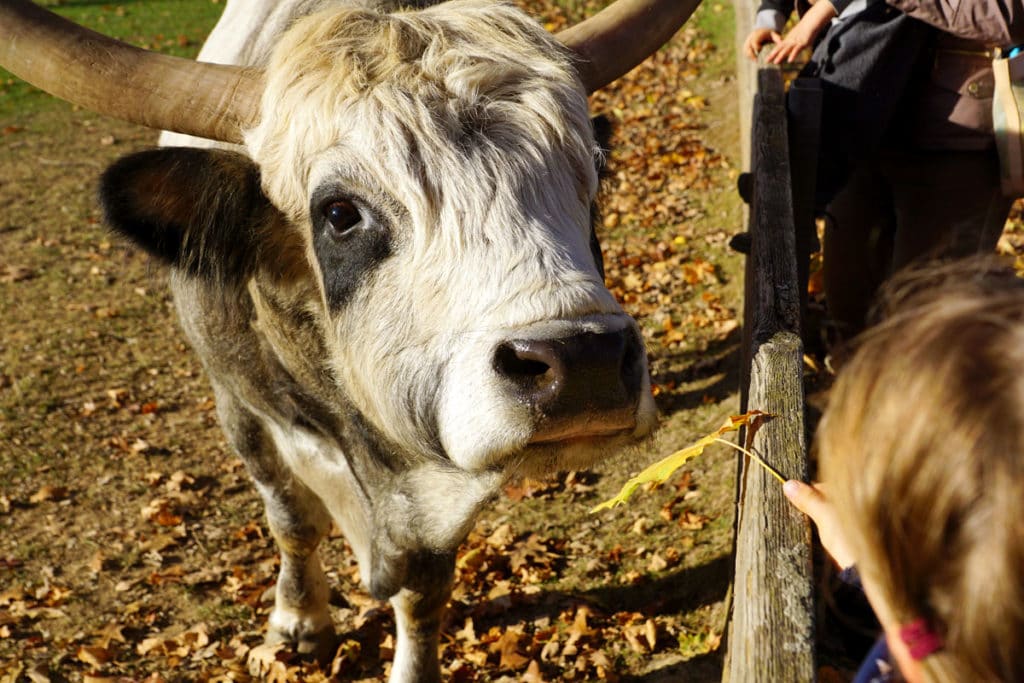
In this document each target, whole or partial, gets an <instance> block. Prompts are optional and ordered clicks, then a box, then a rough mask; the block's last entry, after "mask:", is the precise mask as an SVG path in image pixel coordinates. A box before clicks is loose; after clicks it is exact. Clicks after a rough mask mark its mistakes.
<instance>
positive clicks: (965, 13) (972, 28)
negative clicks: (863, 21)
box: [886, 0, 1024, 47]
mask: <svg viewBox="0 0 1024 683" xmlns="http://www.w3.org/2000/svg"><path fill="white" fill-rule="evenodd" d="M886 2H888V3H889V4H890V5H892V6H893V7H895V8H896V9H898V10H900V11H901V12H903V13H904V14H908V15H910V16H912V17H914V18H915V19H919V20H920V21H923V22H925V23H926V24H931V25H932V26H934V27H935V28H937V29H940V30H942V31H945V32H947V33H952V34H953V35H955V36H957V37H960V38H966V39H968V40H977V41H979V42H982V43H986V44H988V45H992V46H996V47H1009V46H1011V45H1018V44H1020V43H1024V0H886Z"/></svg>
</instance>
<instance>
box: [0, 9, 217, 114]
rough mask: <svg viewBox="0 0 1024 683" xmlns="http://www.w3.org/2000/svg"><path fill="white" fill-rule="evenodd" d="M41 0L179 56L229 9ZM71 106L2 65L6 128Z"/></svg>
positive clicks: (191, 52)
mask: <svg viewBox="0 0 1024 683" xmlns="http://www.w3.org/2000/svg"><path fill="white" fill-rule="evenodd" d="M36 2H37V4H40V5H43V6H45V7H47V8H49V9H51V10H52V11H54V12H56V13H58V14H60V15H62V16H64V17H66V18H68V19H70V20H71V21H74V22H75V23H77V24H81V25H82V26H86V27H88V28H91V29H93V30H94V31H99V32H100V33H103V34H104V35H108V36H112V37H114V38H118V39H120V40H124V41H126V42H128V43H131V44H132V45H137V46H139V47H144V48H146V49H149V50H156V51H159V52H163V53H166V54H171V55H175V56H178V57H195V55H196V53H198V52H199V47H200V46H201V45H202V43H203V41H204V40H205V39H206V36H207V34H208V33H209V32H210V30H211V29H212V28H213V25H214V24H215V23H216V22H217V18H218V17H219V16H220V14H221V12H222V11H223V9H224V2H223V1H222V0H146V1H138V2H111V3H103V2H97V0H49V1H46V0H42V1H40V0H36ZM67 106H69V105H66V104H63V103H61V102H60V101H58V100H57V99H55V98H53V97H51V96H49V95H47V94H46V93H44V92H42V91H41V90H38V89H37V88H34V87H32V86H30V85H28V84H27V83H25V82H24V81H22V80H20V79H18V78H16V77H15V76H13V75H12V74H11V73H9V72H7V71H5V70H3V69H0V128H4V127H6V126H26V125H28V124H29V123H30V122H31V117H32V115H33V114H37V113H41V112H44V111H50V110H54V109H57V108H60V107H67Z"/></svg>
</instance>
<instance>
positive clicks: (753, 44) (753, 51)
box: [743, 28, 782, 59]
mask: <svg viewBox="0 0 1024 683" xmlns="http://www.w3.org/2000/svg"><path fill="white" fill-rule="evenodd" d="M780 42H782V36H781V35H779V33H778V32H777V31H773V30H771V29H770V28H755V29H754V30H753V31H751V32H750V35H749V36H747V39H746V40H744V41H743V54H745V55H746V56H747V57H749V58H750V59H757V54H758V53H759V52H760V51H761V48H762V47H763V46H765V45H767V44H768V43H780Z"/></svg>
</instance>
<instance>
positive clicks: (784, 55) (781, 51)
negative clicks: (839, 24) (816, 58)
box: [766, 0, 836, 64]
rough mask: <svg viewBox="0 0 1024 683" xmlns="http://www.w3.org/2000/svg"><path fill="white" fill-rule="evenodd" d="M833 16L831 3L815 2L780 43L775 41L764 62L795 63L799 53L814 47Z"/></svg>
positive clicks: (834, 9) (825, 0)
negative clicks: (815, 41)
mask: <svg viewBox="0 0 1024 683" xmlns="http://www.w3.org/2000/svg"><path fill="white" fill-rule="evenodd" d="M835 16H836V8H835V7H834V6H833V5H832V3H831V2H828V1H827V0H821V1H820V2H815V3H814V4H813V5H812V6H811V8H810V9H809V10H807V12H806V13H804V15H803V16H802V17H801V18H800V21H798V22H797V24H796V26H794V27H793V28H792V30H791V31H790V32H789V33H787V34H786V35H785V37H784V38H783V39H782V40H781V41H776V45H775V47H774V48H773V49H772V51H771V52H770V53H768V57H767V58H766V61H768V62H769V63H771V64H782V63H783V62H793V61H795V60H796V58H797V57H799V56H800V53H801V52H803V51H804V50H805V49H807V48H810V47H813V46H814V40H815V39H816V38H817V37H818V34H819V33H821V32H822V31H824V30H825V29H826V28H827V27H828V25H829V22H830V21H832V19H833V18H835Z"/></svg>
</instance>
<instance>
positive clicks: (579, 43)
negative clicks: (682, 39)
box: [557, 0, 700, 92]
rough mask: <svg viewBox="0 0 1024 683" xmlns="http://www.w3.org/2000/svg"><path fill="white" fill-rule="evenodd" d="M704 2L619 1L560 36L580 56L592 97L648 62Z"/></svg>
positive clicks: (581, 74) (579, 64) (676, 0)
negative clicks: (638, 65)
mask: <svg viewBox="0 0 1024 683" xmlns="http://www.w3.org/2000/svg"><path fill="white" fill-rule="evenodd" d="M699 4H700V0H617V1H616V2H614V3H613V4H611V5H609V6H608V7H606V8H604V9H603V10H601V11H600V12H598V13H597V14H595V15H594V16H592V17H590V18H588V19H586V20H584V21H582V22H580V23H578V24H576V25H575V26H572V27H570V28H567V29H565V30H564V31H560V32H559V33H558V36H557V37H558V39H559V40H560V41H561V42H562V43H563V44H564V45H565V46H566V47H568V48H569V49H570V50H572V51H573V52H575V53H576V56H577V57H578V60H579V61H578V66H577V68H578V69H579V74H580V80H582V81H583V85H584V86H585V87H586V89H587V92H594V91H595V90H600V89H601V88H603V87H604V86H606V85H608V84H609V83H611V82H612V81H614V80H615V79H616V78H618V77H619V76H622V75H624V74H625V73H626V72H627V71H629V70H630V69H632V68H633V67H635V66H636V65H637V64H639V63H640V62H642V61H644V59H646V58H647V56H648V55H649V54H651V53H653V52H655V51H656V50H657V49H658V48H659V47H661V46H662V45H664V44H665V43H666V42H668V39H669V38H671V37H672V36H673V35H675V32H676V31H678V30H679V27H680V26H682V25H683V24H684V23H686V20H687V19H689V18H690V15H691V14H693V11H694V10H695V9H697V5H699Z"/></svg>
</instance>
